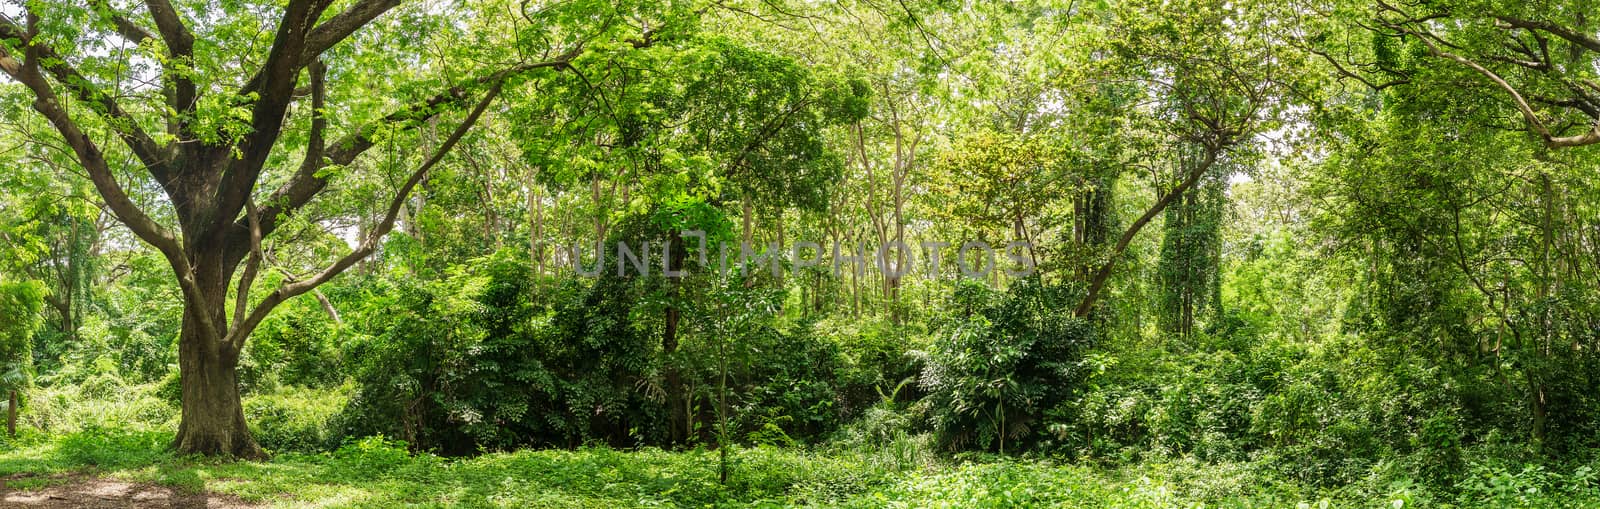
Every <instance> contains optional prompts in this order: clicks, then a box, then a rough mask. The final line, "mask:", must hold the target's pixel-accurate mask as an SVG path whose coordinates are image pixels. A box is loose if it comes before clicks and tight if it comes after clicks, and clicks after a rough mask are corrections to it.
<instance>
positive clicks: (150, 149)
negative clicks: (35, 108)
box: [0, 18, 168, 180]
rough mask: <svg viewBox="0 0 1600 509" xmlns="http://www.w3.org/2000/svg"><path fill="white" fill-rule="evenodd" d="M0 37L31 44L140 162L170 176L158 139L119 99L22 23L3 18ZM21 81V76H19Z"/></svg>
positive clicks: (39, 64) (42, 65)
mask: <svg viewBox="0 0 1600 509" xmlns="http://www.w3.org/2000/svg"><path fill="white" fill-rule="evenodd" d="M0 39H16V40H18V41H22V43H23V45H25V46H27V47H28V51H29V52H36V53H37V55H38V58H37V59H36V62H34V63H35V64H36V65H37V67H38V68H42V69H43V70H44V72H46V73H49V74H50V76H51V77H52V78H54V79H55V81H56V82H57V83H60V84H61V86H63V87H66V89H67V90H68V91H69V92H71V93H72V95H73V97H76V98H77V99H78V100H79V101H81V102H83V103H84V104H86V105H88V106H89V107H90V108H89V109H90V110H92V111H94V112H95V114H97V115H99V116H100V117H101V119H103V120H105V122H106V124H107V125H108V126H110V127H111V130H112V131H113V132H115V133H116V134H117V137H118V138H120V139H122V141H123V143H125V144H127V146H128V148H129V150H131V151H132V152H133V155H134V157H137V158H139V162H140V163H141V164H143V165H145V167H146V168H147V169H149V171H150V173H151V174H152V175H154V176H155V177H156V178H157V179H158V180H164V178H165V177H166V176H167V162H168V161H167V159H168V157H167V154H166V152H165V151H163V150H162V149H161V148H160V147H158V146H157V145H156V143H155V140H153V139H151V138H150V135H149V134H147V133H145V131H144V129H142V128H140V127H139V123H138V121H137V120H135V119H134V118H133V115H130V114H128V112H127V111H124V110H123V109H122V106H120V105H118V104H117V101H116V99H114V98H112V96H111V95H110V94H107V93H105V92H103V91H101V90H100V89H99V88H98V87H96V86H95V85H94V83H92V82H90V81H89V79H88V78H86V77H84V76H83V75H82V74H79V73H78V71H77V69H74V68H73V67H72V66H71V65H70V64H68V63H67V61H66V59H65V58H62V57H61V55H59V54H57V53H56V52H55V50H54V49H51V48H50V47H48V46H46V45H43V44H29V41H30V40H31V39H32V38H31V37H28V36H27V33H26V32H25V31H24V30H23V28H22V27H20V26H17V24H16V23H14V22H12V21H11V20H9V19H5V18H0ZM18 81H22V80H21V79H20V78H19V79H18ZM38 84H39V85H40V86H42V87H44V89H46V90H49V89H51V87H50V85H49V84H48V83H45V82H43V81H42V80H41V81H40V83H38ZM29 88H32V85H29ZM36 91H37V90H36ZM50 97H52V98H54V97H55V93H54V92H53V91H52V92H50Z"/></svg>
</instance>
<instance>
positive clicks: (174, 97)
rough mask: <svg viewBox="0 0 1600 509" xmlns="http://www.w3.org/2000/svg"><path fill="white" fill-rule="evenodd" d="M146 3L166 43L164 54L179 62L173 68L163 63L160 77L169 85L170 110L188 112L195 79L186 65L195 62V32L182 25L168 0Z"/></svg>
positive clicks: (175, 10)
mask: <svg viewBox="0 0 1600 509" xmlns="http://www.w3.org/2000/svg"><path fill="white" fill-rule="evenodd" d="M145 6H146V7H147V8H148V10H149V11H150V17H151V18H152V19H154V20H155V22H156V31H157V32H159V33H160V34H161V40H162V41H163V42H165V43H166V44H167V56H168V58H170V59H171V60H172V61H174V62H177V63H178V67H176V68H174V67H173V66H172V65H171V64H165V67H166V69H165V72H163V73H162V77H163V78H164V79H165V80H166V81H167V82H168V83H167V86H169V87H171V90H170V92H169V94H168V101H169V104H168V105H167V106H170V107H171V108H172V110H173V111H177V112H181V113H189V112H192V111H194V107H195V87H194V79H193V78H190V77H189V75H188V73H189V72H190V71H188V70H187V69H186V68H188V67H191V66H193V65H194V34H192V33H190V32H189V27H188V26H185V25H184V24H183V19H182V18H181V17H179V15H178V10H177V9H174V8H173V7H172V2H169V1H168V0H145Z"/></svg>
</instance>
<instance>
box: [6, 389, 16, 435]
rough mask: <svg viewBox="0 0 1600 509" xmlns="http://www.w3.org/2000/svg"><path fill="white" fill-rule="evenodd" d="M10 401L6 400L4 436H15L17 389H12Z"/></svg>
mask: <svg viewBox="0 0 1600 509" xmlns="http://www.w3.org/2000/svg"><path fill="white" fill-rule="evenodd" d="M10 392H11V398H10V401H7V402H6V436H9V437H11V438H16V437H17V391H16V389H12V390H11V391H10Z"/></svg>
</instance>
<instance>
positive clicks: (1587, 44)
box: [1494, 16, 1600, 52]
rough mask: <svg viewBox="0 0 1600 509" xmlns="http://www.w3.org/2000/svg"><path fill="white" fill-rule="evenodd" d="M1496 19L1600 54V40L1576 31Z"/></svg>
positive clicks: (1533, 21)
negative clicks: (1543, 33)
mask: <svg viewBox="0 0 1600 509" xmlns="http://www.w3.org/2000/svg"><path fill="white" fill-rule="evenodd" d="M1494 19H1496V20H1499V21H1500V22H1501V23H1505V24H1506V25H1507V26H1510V27H1514V28H1521V29H1524V30H1530V31H1531V30H1538V31H1541V32H1545V33H1548V34H1550V35H1554V36H1556V37H1560V38H1562V39H1566V40H1567V42H1570V43H1573V44H1576V45H1578V46H1580V47H1582V48H1584V49H1587V50H1589V51H1596V52H1600V39H1596V38H1593V37H1590V36H1587V35H1584V34H1582V33H1579V32H1578V31H1576V30H1573V29H1571V28H1567V27H1564V26H1561V25H1558V24H1555V23H1551V22H1548V21H1537V20H1530V19H1521V18H1514V17H1511V16H1495V17H1494Z"/></svg>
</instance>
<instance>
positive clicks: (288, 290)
mask: <svg viewBox="0 0 1600 509" xmlns="http://www.w3.org/2000/svg"><path fill="white" fill-rule="evenodd" d="M500 87H501V83H500V82H495V83H494V84H493V85H491V86H490V88H489V91H488V93H486V94H484V96H483V99H481V100H479V101H478V104H477V106H476V107H474V108H473V109H472V112H470V113H468V114H467V118H466V119H464V120H462V121H461V124H460V125H458V126H456V129H455V131H454V132H452V133H450V137H449V138H447V139H445V141H444V143H441V144H440V145H439V147H438V148H437V149H435V150H434V151H433V155H432V156H429V157H428V159H427V160H426V161H424V162H423V163H422V165H421V166H418V167H417V169H416V171H414V172H412V173H411V177H410V178H408V179H406V182H405V184H403V185H401V186H400V189H399V190H398V191H396V192H395V196H394V199H393V200H391V201H390V202H389V209H388V211H387V212H385V213H384V216H383V220H382V221H380V222H379V223H378V224H377V225H376V226H374V227H373V229H372V230H371V231H370V232H368V233H367V236H366V238H364V239H362V240H361V244H360V245H358V246H356V248H355V249H353V250H351V251H350V253H348V254H346V255H344V256H343V257H341V258H339V260H338V261H335V262H334V263H333V265H330V266H328V268H326V269H323V270H322V272H319V273H317V274H316V275H315V276H312V277H311V278H310V279H306V280H304V281H295V282H289V283H285V284H284V285H283V286H280V287H278V289H276V290H273V292H272V293H271V294H269V295H267V297H266V298H264V299H262V301H261V302H260V303H258V304H256V307H255V309H254V310H252V311H251V312H250V315H249V316H248V317H246V318H245V319H244V321H243V322H242V323H240V324H239V325H238V326H237V327H233V328H231V329H230V330H229V331H228V336H227V338H226V340H225V341H224V342H225V343H226V344H228V345H230V348H231V350H230V352H233V353H235V354H236V353H237V352H239V350H240V349H241V348H243V347H244V341H245V339H246V338H248V337H249V336H250V333H251V332H252V331H253V330H254V329H255V328H256V326H257V325H259V324H260V323H261V320H263V319H265V318H266V317H267V315H268V314H269V313H271V312H272V310H273V308H276V307H277V306H278V305H279V304H282V303H283V302H284V301H286V300H288V299H290V298H293V297H295V296H298V295H301V294H304V293H306V292H308V291H311V290H313V289H316V287H317V286H319V285H321V284H323V283H326V282H328V280H330V279H332V278H333V277H334V276H337V275H339V274H340V273H342V272H344V271H345V270H346V269H349V268H350V267H351V266H353V265H355V264H356V262H359V261H361V260H362V259H363V258H366V257H367V256H368V255H371V254H372V252H373V251H375V250H377V248H378V243H379V242H381V241H382V240H383V237H384V236H385V235H388V234H389V231H391V230H393V229H394V223H395V220H396V218H398V217H399V215H400V209H401V208H402V207H404V206H405V203H406V200H407V199H408V198H410V196H411V191H412V190H413V189H415V188H416V187H417V185H418V184H419V183H421V182H422V179H423V178H424V177H426V176H427V175H428V171H429V170H431V169H433V167H434V166H435V165H437V164H439V161H441V160H443V159H444V156H445V155H446V154H448V153H450V150H451V149H453V148H455V145H456V144H457V143H459V142H460V141H461V138H462V137H463V136H466V134H467V132H468V131H470V130H472V126H473V125H475V124H477V122H478V118H479V117H481V116H483V112H484V111H485V110H487V109H488V108H489V105H490V104H491V103H493V102H494V100H495V98H496V97H499V95H500Z"/></svg>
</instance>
